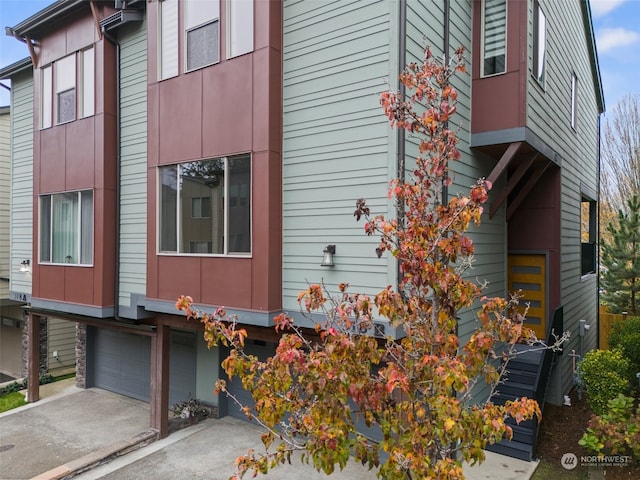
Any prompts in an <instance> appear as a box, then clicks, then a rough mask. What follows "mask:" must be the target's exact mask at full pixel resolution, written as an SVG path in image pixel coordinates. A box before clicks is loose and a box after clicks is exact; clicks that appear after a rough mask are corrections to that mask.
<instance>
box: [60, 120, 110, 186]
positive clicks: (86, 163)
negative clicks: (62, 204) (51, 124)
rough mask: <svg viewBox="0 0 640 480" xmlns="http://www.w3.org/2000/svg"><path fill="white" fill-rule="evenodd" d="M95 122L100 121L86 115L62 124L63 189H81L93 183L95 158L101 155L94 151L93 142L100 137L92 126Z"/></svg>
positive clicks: (97, 158)
mask: <svg viewBox="0 0 640 480" xmlns="http://www.w3.org/2000/svg"><path fill="white" fill-rule="evenodd" d="M97 123H101V122H99V121H98V119H97V118H95V117H88V118H83V119H81V120H76V121H75V122H71V123H68V124H66V125H65V126H64V132H65V137H66V138H65V145H66V147H65V152H66V165H65V172H66V179H65V190H83V189H86V188H91V187H92V186H93V185H94V176H95V171H96V160H100V159H101V157H102V155H96V152H95V151H94V143H95V142H96V140H97V138H100V137H101V135H100V134H99V133H100V132H99V131H97V132H96V129H95V128H94V127H95V126H96V124H97ZM96 133H97V135H96ZM98 153H99V152H98Z"/></svg>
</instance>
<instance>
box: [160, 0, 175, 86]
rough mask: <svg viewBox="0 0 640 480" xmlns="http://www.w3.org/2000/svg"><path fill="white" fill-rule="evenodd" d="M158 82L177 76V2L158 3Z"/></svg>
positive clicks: (165, 1) (170, 0) (171, 0)
mask: <svg viewBox="0 0 640 480" xmlns="http://www.w3.org/2000/svg"><path fill="white" fill-rule="evenodd" d="M158 5H159V7H158V12H159V17H160V21H159V26H158V27H159V28H158V30H159V39H158V40H159V41H158V44H159V45H158V47H159V48H158V50H159V59H158V60H159V63H160V68H159V72H158V73H159V76H160V80H164V79H165V78H171V77H175V76H176V75H178V36H179V29H178V0H164V1H163V2H160V3H158Z"/></svg>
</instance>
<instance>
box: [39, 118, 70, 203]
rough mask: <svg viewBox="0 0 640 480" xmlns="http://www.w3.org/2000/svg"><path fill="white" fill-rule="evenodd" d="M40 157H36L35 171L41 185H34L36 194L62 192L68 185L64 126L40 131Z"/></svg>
mask: <svg viewBox="0 0 640 480" xmlns="http://www.w3.org/2000/svg"><path fill="white" fill-rule="evenodd" d="M39 152H40V155H39V156H37V157H36V156H34V158H33V163H34V170H38V171H39V180H40V183H38V184H34V186H33V188H34V194H35V195H38V194H40V193H55V192H62V191H64V189H65V183H66V179H65V177H66V137H65V130H64V126H60V127H53V128H48V129H46V130H41V131H40V145H39Z"/></svg>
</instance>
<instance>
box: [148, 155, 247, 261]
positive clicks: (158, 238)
mask: <svg viewBox="0 0 640 480" xmlns="http://www.w3.org/2000/svg"><path fill="white" fill-rule="evenodd" d="M244 156H248V157H249V168H250V171H253V156H252V155H251V154H249V153H247V154H239V155H233V156H229V157H217V158H215V157H214V158H210V159H202V160H201V161H206V160H218V159H220V160H223V161H224V171H225V175H224V192H229V191H230V188H229V180H230V175H229V174H228V173H227V172H228V171H229V160H230V159H232V158H234V157H244ZM197 161H198V160H195V161H194V162H197ZM187 163H190V162H187ZM180 165H181V164H171V165H160V166H159V167H158V168H157V170H156V172H157V179H156V185H157V191H156V205H157V208H156V253H157V254H158V255H160V256H200V257H242V258H246V257H251V256H252V252H253V195H252V194H251V193H250V196H249V201H248V208H249V227H250V239H249V251H248V252H230V251H229V243H230V241H229V239H230V235H229V214H228V212H230V201H229V199H230V195H228V194H226V193H225V194H224V206H223V212H224V218H223V235H222V237H223V252H222V253H190V252H181V251H180V245H181V244H182V238H181V228H180V227H181V225H182V220H183V218H182V211H183V206H182V198H181V195H180V190H179V187H178V191H176V251H169V250H162V249H161V242H162V238H161V235H162V168H163V167H175V166H177V167H178V171H177V175H178V178H179V177H180ZM179 183H180V182H179V180H178V184H179ZM252 185H253V176H252V174H251V175H250V177H249V187H248V188H249V190H248V191H249V192H252V191H253V188H252ZM213 208H214V205H213V201H212V202H211V206H210V209H211V217H213ZM211 217H202V218H211Z"/></svg>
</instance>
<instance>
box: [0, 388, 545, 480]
mask: <svg viewBox="0 0 640 480" xmlns="http://www.w3.org/2000/svg"><path fill="white" fill-rule="evenodd" d="M49 388H54V387H49ZM41 393H42V390H41ZM148 426H149V405H148V404H147V403H145V402H141V401H138V400H133V399H131V398H128V397H124V396H122V395H117V394H114V393H111V392H107V391H105V390H100V389H94V388H92V389H88V390H81V389H78V388H76V387H75V386H73V385H71V384H70V383H67V387H66V388H64V389H63V391H62V392H59V393H56V394H55V395H53V396H50V397H47V398H44V399H43V400H41V401H39V402H36V403H33V404H29V405H26V406H24V407H21V408H18V409H15V410H11V411H9V412H5V413H2V414H0V479H2V480H23V479H34V480H35V479H37V480H53V479H61V478H65V477H66V476H67V475H69V474H70V473H73V474H77V473H78V472H79V471H83V472H84V473H80V474H77V475H76V476H74V477H73V478H74V479H77V480H95V479H105V480H116V479H117V480H139V479H154V480H165V479H166V480H184V479H208V480H218V479H220V480H222V479H224V480H226V479H228V478H229V477H230V476H231V475H232V474H233V473H234V465H233V461H234V459H235V458H236V457H237V456H238V455H241V454H242V453H245V452H247V450H249V449H252V448H253V449H255V450H256V451H258V452H261V451H263V447H262V443H261V442H260V431H259V430H258V429H257V428H256V426H255V425H252V424H249V423H246V422H243V421H240V420H237V419H234V418H231V417H225V418H222V419H219V420H215V419H208V420H205V421H203V422H201V423H199V424H197V425H194V426H191V427H188V428H185V429H183V430H179V431H177V432H174V433H172V434H171V435H169V437H167V438H165V439H162V440H158V441H153V440H154V439H155V437H156V435H155V432H154V431H153V430H150V429H149V428H148ZM105 462H106V463H105ZM535 467H536V463H535V462H532V463H529V462H523V461H521V460H515V459H512V458H508V457H504V456H501V455H496V454H492V453H488V454H487V461H486V462H485V463H483V465H482V466H480V467H473V468H470V467H467V468H465V474H466V476H467V478H468V479H469V480H484V479H492V480H526V479H528V478H530V476H531V474H532V473H533V471H534V470H535ZM89 468H90V469H89ZM85 469H89V470H87V471H85ZM249 477H250V475H249V476H247V478H249ZM258 478H265V479H271V480H276V479H278V480H289V479H292V480H293V479H295V480H300V479H304V480H321V479H323V480H324V479H327V478H334V479H339V480H373V479H375V478H376V476H375V473H374V472H372V471H368V470H367V469H366V468H364V467H362V466H360V465H357V464H355V463H350V464H349V465H348V466H347V468H346V469H345V470H343V471H341V472H336V473H334V474H333V475H332V476H331V477H327V476H326V475H324V474H322V473H318V472H316V471H315V470H314V469H313V468H312V467H310V466H308V465H305V464H301V463H300V462H299V461H297V460H294V461H293V465H283V466H280V467H278V468H277V469H275V470H273V471H271V472H270V473H269V474H268V475H266V476H264V475H260V476H259V477H258Z"/></svg>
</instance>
